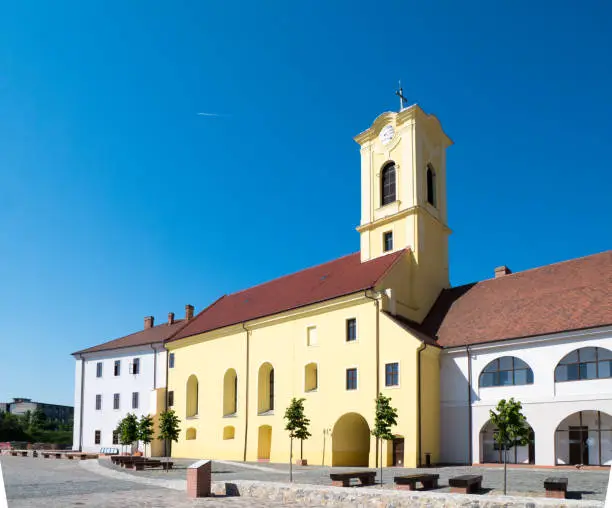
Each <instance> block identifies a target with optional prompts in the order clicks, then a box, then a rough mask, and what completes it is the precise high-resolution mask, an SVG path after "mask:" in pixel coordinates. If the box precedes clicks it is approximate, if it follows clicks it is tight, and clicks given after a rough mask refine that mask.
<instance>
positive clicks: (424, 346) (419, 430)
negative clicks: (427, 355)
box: [416, 342, 427, 467]
mask: <svg viewBox="0 0 612 508" xmlns="http://www.w3.org/2000/svg"><path fill="white" fill-rule="evenodd" d="M425 349H427V344H426V343H425V342H421V345H420V346H419V349H417V413H418V422H417V464H416V465H417V467H421V454H422V443H421V441H422V437H423V433H422V428H421V427H422V424H423V412H422V411H421V353H422V352H423V351H425Z"/></svg>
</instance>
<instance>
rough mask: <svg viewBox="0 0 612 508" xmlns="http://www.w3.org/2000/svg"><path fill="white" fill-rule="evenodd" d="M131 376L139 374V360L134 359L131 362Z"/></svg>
mask: <svg viewBox="0 0 612 508" xmlns="http://www.w3.org/2000/svg"><path fill="white" fill-rule="evenodd" d="M132 374H140V358H134V360H133V361H132Z"/></svg>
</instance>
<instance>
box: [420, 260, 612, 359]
mask: <svg viewBox="0 0 612 508" xmlns="http://www.w3.org/2000/svg"><path fill="white" fill-rule="evenodd" d="M610 324H612V251H607V252H602V253H600V254H594V255H592V256H587V257H583V258H578V259H572V260H570V261H564V262H562V263H556V264H552V265H548V266H543V267H540V268H534V269H532V270H526V271H524V272H518V273H514V274H510V275H504V276H503V277H499V278H497V279H490V280H485V281H482V282H477V283H475V284H468V285H466V286H460V287H455V288H451V289H447V290H444V291H442V293H441V294H440V296H439V298H438V300H437V301H436V303H435V304H434V306H433V308H432V309H431V311H430V313H429V315H428V316H427V318H426V319H425V321H424V322H423V324H422V330H423V331H425V332H426V333H427V334H429V335H431V336H432V337H437V339H438V344H439V345H441V346H442V347H453V346H464V345H469V344H479V343H483V342H493V341H499V340H505V339H513V338H520V337H530V336H535V335H543V334H550V333H557V332H563V331H569V330H579V329H584V328H592V327H597V326H605V325H610Z"/></svg>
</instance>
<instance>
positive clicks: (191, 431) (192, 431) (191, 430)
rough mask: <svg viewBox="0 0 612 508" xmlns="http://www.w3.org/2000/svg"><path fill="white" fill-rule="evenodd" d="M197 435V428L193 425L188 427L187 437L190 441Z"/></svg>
mask: <svg viewBox="0 0 612 508" xmlns="http://www.w3.org/2000/svg"><path fill="white" fill-rule="evenodd" d="M196 435H197V433H196V430H195V429H194V428H193V427H190V428H188V429H187V436H186V439H187V440H188V441H191V440H192V439H195V438H196Z"/></svg>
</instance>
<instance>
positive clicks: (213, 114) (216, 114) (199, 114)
mask: <svg viewBox="0 0 612 508" xmlns="http://www.w3.org/2000/svg"><path fill="white" fill-rule="evenodd" d="M198 116H212V117H220V116H227V115H222V114H221V113H198Z"/></svg>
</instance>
